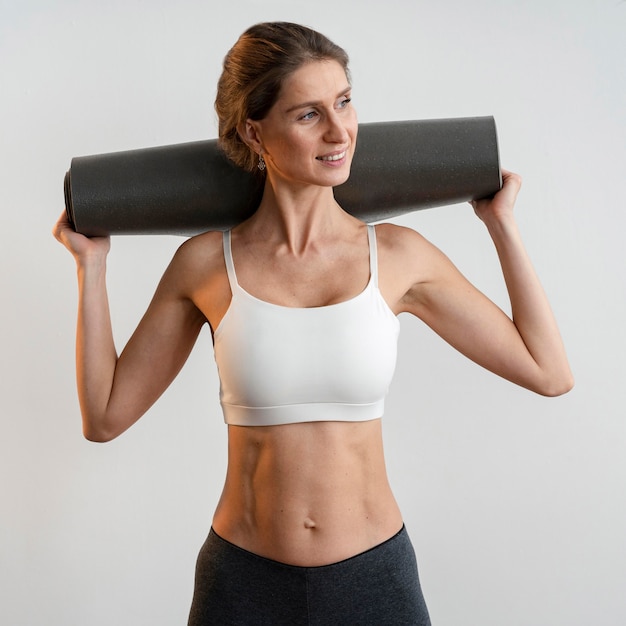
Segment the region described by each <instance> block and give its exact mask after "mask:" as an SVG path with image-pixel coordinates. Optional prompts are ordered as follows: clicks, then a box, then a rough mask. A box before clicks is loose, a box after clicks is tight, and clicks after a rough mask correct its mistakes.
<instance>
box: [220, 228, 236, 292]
mask: <svg viewBox="0 0 626 626" xmlns="http://www.w3.org/2000/svg"><path fill="white" fill-rule="evenodd" d="M230 242H231V237H230V230H225V231H224V232H223V233H222V245H223V247H224V262H225V263H226V273H227V274H228V282H229V283H230V290H231V292H233V293H234V292H235V287H237V286H238V285H239V283H237V274H236V273H235V264H234V263H233V250H232V247H231V245H230Z"/></svg>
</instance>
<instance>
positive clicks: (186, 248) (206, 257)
mask: <svg viewBox="0 0 626 626" xmlns="http://www.w3.org/2000/svg"><path fill="white" fill-rule="evenodd" d="M223 260H224V252H223V246H222V231H219V230H214V231H208V232H205V233H201V234H199V235H194V236H193V237H190V238H189V239H186V240H185V241H184V242H183V243H182V244H181V245H180V246H179V247H178V249H177V250H176V253H175V254H174V262H176V263H179V264H182V265H186V266H188V267H190V268H191V267H193V266H194V265H197V264H201V265H203V266H204V267H206V266H207V264H209V266H210V265H211V264H212V263H220V264H221V265H223Z"/></svg>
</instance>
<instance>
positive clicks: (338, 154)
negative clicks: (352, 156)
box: [316, 150, 346, 161]
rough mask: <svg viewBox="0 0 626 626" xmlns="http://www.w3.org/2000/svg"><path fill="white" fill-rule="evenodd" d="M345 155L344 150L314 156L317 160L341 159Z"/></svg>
mask: <svg viewBox="0 0 626 626" xmlns="http://www.w3.org/2000/svg"><path fill="white" fill-rule="evenodd" d="M345 156H346V150H344V151H343V152H338V153H337V154H328V155H326V156H319V157H316V158H317V160H318V161H341V159H343V158H344V157H345Z"/></svg>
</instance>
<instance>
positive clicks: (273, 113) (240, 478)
mask: <svg viewBox="0 0 626 626" xmlns="http://www.w3.org/2000/svg"><path fill="white" fill-rule="evenodd" d="M216 110H217V113H218V116H219V127H220V128H219V134H220V142H221V145H222V147H223V149H224V150H225V152H226V154H227V155H228V156H229V157H230V158H231V159H232V160H233V161H234V162H235V163H237V164H238V165H240V166H241V167H245V168H247V169H249V170H251V171H252V170H254V169H256V170H257V171H258V172H259V175H262V176H265V179H266V180H265V187H264V193H263V197H262V200H261V203H260V206H259V208H258V210H257V211H256V212H255V214H254V215H253V216H252V217H251V218H249V219H248V220H246V221H245V222H244V223H242V224H240V225H238V226H237V227H236V228H234V229H233V230H232V231H231V232H227V233H224V234H222V233H220V232H208V233H205V234H202V235H199V236H197V237H193V238H191V239H189V240H188V241H186V242H185V243H184V244H183V245H182V246H181V247H180V249H179V250H178V251H177V253H176V254H175V256H174V258H173V260H172V262H171V264H170V266H169V267H168V269H167V270H166V272H165V274H164V276H163V278H162V280H161V282H160V284H159V286H158V288H157V291H156V294H155V296H154V299H153V300H152V302H151V304H150V306H149V308H148V310H147V312H146V314H145V316H144V318H143V319H142V320H141V322H140V324H139V326H138V328H137V330H136V331H135V333H134V334H133V336H132V337H131V339H130V341H129V342H128V344H127V346H126V347H125V348H124V350H123V352H122V353H121V355H120V356H119V357H118V356H117V354H116V350H115V347H114V344H113V339H112V332H111V322H110V316H109V310H108V304H107V295H106V288H105V260H106V256H107V253H108V251H109V241H108V239H105V238H100V239H98V238H94V239H87V238H85V237H83V236H81V235H78V234H77V233H75V232H74V231H73V230H72V228H71V226H70V224H69V223H68V222H67V220H66V219H65V218H64V217H61V218H60V220H59V222H58V223H57V225H56V227H55V236H56V237H57V238H58V239H59V241H61V242H62V243H63V244H64V245H65V246H66V247H67V248H68V249H69V250H70V252H72V254H73V255H74V257H75V258H76V261H77V265H78V278H79V296H80V306H79V315H78V335H77V369H78V392H79V397H80V404H81V412H82V416H83V428H84V434H85V436H86V437H87V438H88V439H90V440H94V441H108V440H110V439H112V438H114V437H116V436H118V435H119V434H121V433H122V432H123V431H125V430H126V429H127V428H128V427H129V426H131V425H132V424H133V423H134V422H135V421H136V420H137V419H139V417H140V416H141V415H142V414H143V413H145V411H146V410H147V409H148V408H149V407H150V406H151V405H152V404H153V403H154V402H155V401H156V399H157V398H158V397H159V395H160V394H161V393H162V392H163V391H164V390H165V388H166V387H167V386H168V385H169V383H170V382H171V381H172V379H173V378H174V377H175V376H176V375H177V373H178V371H179V370H180V368H181V367H182V365H183V363H184V362H185V360H186V358H187V356H188V354H189V352H190V350H191V349H192V346H193V345H194V342H195V341H196V338H197V336H198V333H199V332H200V329H201V327H202V326H203V325H204V324H205V323H208V324H209V326H210V328H211V330H212V332H213V338H214V347H215V358H216V361H217V364H218V370H219V374H220V380H221V391H220V400H221V403H222V407H223V411H224V417H225V421H226V422H227V423H228V433H229V444H228V445H229V460H228V472H227V476H226V481H225V486H224V490H223V493H222V496H221V498H220V501H219V504H218V506H217V510H216V512H215V516H214V519H213V525H212V529H211V532H210V534H209V537H208V539H207V541H206V543H205V545H204V546H203V548H202V550H201V552H200V555H199V558H198V563H197V570H196V588H195V593H194V600H193V604H192V609H191V615H190V621H189V623H190V624H192V625H194V626H197V625H200V624H220V625H221V624H335V623H336V624H376V625H377V626H380V625H382V624H394V625H395V624H428V623H430V622H429V618H428V612H427V610H426V606H425V604H424V600H423V598H422V594H421V590H420V585H419V579H418V574H417V567H416V563H415V556H414V554H413V551H412V548H411V544H410V541H409V539H408V536H407V533H406V530H405V529H404V526H403V521H402V516H401V513H400V511H399V509H398V506H397V504H396V501H395V500H394V497H393V494H392V492H391V490H390V487H389V484H388V481H387V476H386V471H385V464H384V459H383V448H382V441H381V416H382V413H383V402H384V396H385V393H386V390H387V387H388V385H389V382H390V379H391V376H392V374H393V369H394V365H395V355H396V339H397V334H398V321H397V317H396V316H397V315H398V314H399V313H401V312H408V313H412V314H414V315H416V316H417V317H419V318H420V319H422V320H423V321H424V322H425V323H427V324H428V325H429V326H430V327H431V328H433V329H434V330H435V332H437V333H438V334H439V335H441V337H443V338H444V339H445V340H446V341H448V342H449V343H451V344H452V345H453V346H454V347H456V348H457V349H458V350H459V351H461V352H462V353H463V354H465V355H467V356H468V357H469V358H470V359H472V360H474V361H475V362H476V363H478V364H480V365H482V366H483V367H486V368H488V369H490V370H491V371H493V372H495V373H496V374H498V375H500V376H503V377H505V378H507V379H509V380H511V381H513V382H515V383H517V384H519V385H522V386H524V387H527V388H529V389H531V390H533V391H536V392H538V393H541V394H545V395H557V394H561V393H564V392H566V391H568V390H569V389H570V388H571V386H572V376H571V373H570V369H569V365H568V362H567V357H566V355H565V351H564V348H563V345H562V342H561V339H560V336H559V332H558V329H557V325H556V323H555V320H554V318H553V316H552V313H551V311H550V307H549V304H548V302H547V300H546V297H545V295H544V293H543V291H542V289H541V286H540V284H539V282H538V280H537V278H536V276H535V273H534V271H533V269H532V267H531V264H530V262H529V260H528V257H527V255H526V252H525V250H524V247H523V245H522V242H521V239H520V236H519V233H518V230H517V227H516V225H515V220H514V216H513V205H514V202H515V198H516V196H517V193H518V191H519V188H520V178H519V177H518V176H517V175H515V174H513V173H508V172H505V173H504V176H503V179H504V184H503V188H502V190H501V191H500V192H498V193H497V194H496V195H495V197H494V198H493V199H491V200H482V201H479V202H475V203H473V206H474V210H475V212H476V214H477V215H478V217H479V218H480V219H481V220H482V221H483V222H484V223H485V225H486V227H487V229H488V231H489V233H490V235H491V237H492V239H493V241H494V244H495V246H496V248H497V251H498V254H499V258H500V262H501V265H502V270H503V273H504V277H505V280H506V284H507V287H508V291H509V295H510V299H511V306H512V311H513V319H512V320H511V319H510V318H509V317H507V316H506V315H505V314H504V313H503V312H502V311H501V310H500V309H498V308H497V307H496V306H495V305H494V304H493V303H492V302H491V301H490V300H488V299H487V298H486V297H485V296H483V295H482V294H481V293H479V292H478V291H477V290H476V289H475V288H474V287H473V286H472V285H471V284H470V283H468V281H467V280H466V279H465V278H464V277H463V276H462V275H461V274H460V273H459V272H458V270H457V269H456V268H455V267H454V266H453V265H452V263H451V262H450V261H449V260H448V259H447V258H446V257H445V256H444V255H443V254H442V253H441V252H440V251H439V250H437V249H436V248H435V247H434V246H432V245H431V244H430V243H429V242H428V241H426V240H425V239H424V238H423V237H421V236H420V235H419V234H418V233H416V232H414V231H412V230H410V229H406V228H402V227H399V226H395V225H391V224H380V225H378V226H376V227H375V228H374V227H372V226H367V225H365V224H363V223H362V222H360V221H359V220H358V219H356V218H354V217H352V216H350V215H348V214H347V213H346V212H344V211H343V210H342V209H341V207H340V206H339V205H338V204H337V202H336V201H335V199H334V196H333V187H334V186H335V185H340V184H341V183H343V182H345V180H346V179H347V178H348V175H349V171H350V164H351V160H352V157H353V154H354V149H355V145H356V140H357V128H358V126H357V118H356V113H355V110H354V108H353V106H352V103H351V87H350V80H349V73H348V58H347V55H346V53H345V52H344V51H343V50H342V49H341V48H339V47H338V46H336V45H335V44H333V43H332V42H330V41H329V40H328V39H326V38H325V37H323V36H322V35H320V34H319V33H316V32H314V31H311V30H309V29H306V28H303V27H301V26H297V25H294V24H286V23H273V24H259V25H256V26H254V27H252V28H250V29H249V30H248V31H246V33H244V34H243V35H242V36H241V37H240V39H239V40H238V42H237V43H236V44H235V46H234V47H233V48H232V50H231V51H230V52H229V53H228V55H227V56H226V58H225V60H224V70H223V74H222V77H221V78H220V82H219V86H218V93H217V99H216Z"/></svg>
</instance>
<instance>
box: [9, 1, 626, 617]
mask: <svg viewBox="0 0 626 626" xmlns="http://www.w3.org/2000/svg"><path fill="white" fill-rule="evenodd" d="M216 7H217V3H214V2H209V1H208V0H205V1H199V0H178V1H176V2H173V1H172V0H167V1H165V0H123V1H122V0H108V1H107V2H106V3H105V2H100V1H99V0H98V1H95V0H57V1H53V0H49V1H44V0H41V1H37V0H20V1H19V2H18V1H17V0H13V1H11V2H9V1H7V0H0V199H1V202H2V208H1V210H2V214H1V215H2V222H1V224H2V229H1V232H0V237H1V245H0V277H1V283H0V286H1V294H2V313H1V315H2V318H1V319H2V324H1V325H0V332H1V336H0V346H1V349H2V359H1V361H0V366H1V368H2V370H1V376H0V385H1V387H0V411H1V420H2V421H1V431H0V481H1V483H0V507H1V510H0V596H1V597H0V623H2V624H6V625H7V626H40V625H53V626H110V625H111V624H116V625H120V626H126V625H129V626H130V625H133V626H134V625H143V624H150V625H151V626H159V625H163V626H166V625H167V626H170V625H178V624H184V623H186V618H187V612H188V608H189V603H190V600H191V592H192V582H193V568H194V564H195V558H196V554H197V552H198V550H199V548H200V545H201V544H202V542H203V540H204V538H205V535H206V533H207V531H208V528H209V525H210V521H211V515H212V511H213V509H214V506H215V504H216V501H217V498H218V495H219V492H220V489H221V483H222V480H223V476H224V469H225V435H226V432H225V426H224V425H223V423H222V417H221V413H220V409H219V405H218V401H217V381H216V373H215V365H214V362H213V356H212V347H211V340H210V335H209V333H208V332H203V334H202V336H201V338H200V340H199V343H198V345H197V348H196V350H195V351H194V353H193V355H192V357H191V358H190V360H189V362H188V364H187V366H186V367H185V368H184V370H183V372H182V373H181V375H180V376H179V378H178V379H177V380H176V381H175V383H174V384H173V385H172V387H171V388H170V389H169V390H168V391H167V393H166V394H165V396H164V397H163V398H162V399H161V400H160V401H159V403H158V404H157V405H156V406H155V407H154V408H153V409H152V410H151V411H150V412H149V413H148V415H147V416H145V417H144V418H143V419H142V420H141V421H140V422H139V423H138V424H137V425H136V426H134V427H133V428H132V429H131V430H130V431H128V432H127V433H126V434H125V435H124V436H123V437H121V438H120V439H118V440H116V441H114V442H112V443H109V444H106V445H98V444H92V443H89V442H86V441H85V440H83V439H82V435H81V431H80V419H79V414H78V406H77V400H76V395H75V387H74V369H73V368H74V364H73V350H74V347H73V340H74V324H75V306H76V284H75V273H74V264H73V261H72V259H71V257H70V256H69V254H67V252H65V250H64V249H63V248H62V247H61V246H59V245H58V244H57V243H56V242H55V241H54V240H53V238H52V236H51V235H50V229H51V227H52V225H53V222H54V221H55V219H56V217H57V215H58V214H59V213H60V212H61V210H62V208H63V195H62V180H63V175H64V173H65V171H66V169H67V168H68V167H69V163H70V159H71V158H72V157H73V156H78V155H85V154H95V153H101V152H111V151H117V150H124V149H131V148H140V147H146V146H154V145H164V144H172V143H181V142H184V141H191V140H197V139H207V138H213V137H215V134H216V124H215V115H214V113H213V109H212V103H213V98H214V95H215V84H216V81H217V78H218V74H219V70H220V64H221V60H222V58H223V55H224V54H225V52H226V51H227V49H228V48H229V47H230V46H231V45H232V44H233V43H234V41H235V40H236V38H237V36H238V35H239V34H240V33H241V32H242V31H243V30H244V29H245V28H247V27H248V26H249V25H250V24H252V23H255V22H257V21H265V20H275V19H282V20H290V21H297V22H302V23H305V24H307V25H309V26H312V27H314V28H317V29H318V30H320V31H322V32H323V33H325V34H327V35H328V36H330V37H331V38H332V39H334V40H336V41H337V42H338V43H339V44H340V45H343V46H344V47H345V48H346V49H347V50H348V52H349V53H350V55H351V57H352V71H353V78H354V87H355V89H354V102H355V106H356V107H357V110H358V111H359V116H360V121H361V122H370V121H388V120H402V119H426V118H436V117H463V116H473V115H494V116H495V118H496V121H497V124H498V131H499V138H500V148H501V156H502V162H503V165H505V166H506V167H507V168H510V169H514V170H516V171H519V172H520V173H521V174H522V175H523V177H524V186H523V190H522V193H521V196H520V199H519V203H518V209H517V210H518V216H519V221H520V224H521V228H522V231H523V234H524V236H525V239H526V242H527V245H528V248H529V250H530V253H531V255H532V257H533V259H534V261H535V263H536V266H537V269H538V272H539V274H540V276H541V278H542V281H543V283H544V285H545V287H546V289H547V291H548V293H549V294H550V297H551V300H552V303H553V306H554V309H555V312H556V315H557V317H558V319H559V321H560V325H561V328H562V332H563V336H564V338H565V341H566V344H567V347H568V351H569V355H570V357H571V361H572V365H573V369H574V373H575V375H576V381H577V385H576V387H575V389H574V390H573V391H572V392H571V393H570V394H568V395H566V396H564V397H561V398H557V399H546V398H541V397H539V396H535V395H533V394H531V393H530V392H527V391H524V390H521V389H517V388H515V387H514V386H513V385H511V384H509V383H507V382H504V381H501V380H499V379H497V378H495V377H494V376H493V375H491V374H488V373H486V372H484V371H483V370H481V369H479V368H478V367H477V366H475V365H473V364H471V363H469V362H467V361H465V360H464V359H463V358H462V357H460V356H458V355H457V354H456V353H454V352H453V351H452V350H451V349H450V348H448V347H447V346H446V345H445V344H444V343H443V342H442V341H441V340H440V339H438V338H437V337H435V336H434V335H433V334H432V333H431V332H430V331H429V330H427V329H426V328H425V327H424V326H423V325H422V324H421V323H419V322H418V321H416V320H413V319H409V318H402V326H403V329H402V336H401V348H400V359H399V364H398V371H397V377H396V379H395V382H394V384H393V387H392V390H391V394H390V397H389V400H388V403H387V411H386V417H385V420H384V423H385V437H386V449H387V458H388V463H389V471H390V475H391V480H392V483H393V486H394V488H395V492H396V494H397V497H398V499H399V501H400V504H401V507H402V509H403V511H404V515H405V520H406V524H407V526H408V528H409V532H410V534H411V536H412V539H413V542H414V544H415V548H416V551H417V554H418V561H419V565H420V574H421V578H422V585H423V589H424V593H425V595H426V599H427V602H428V605H429V608H430V611H431V615H432V619H433V623H434V624H435V626H452V625H460V626H467V625H469V626H474V625H477V626H478V625H480V626H503V625H507V626H518V625H519V626H521V625H524V626H529V625H532V626H583V625H584V626H588V625H590V624H593V625H594V626H596V625H598V626H618V625H623V624H624V623H626V593H624V590H625V589H626V497H625V493H626V490H625V488H626V480H625V479H626V454H625V452H626V450H625V447H626V446H625V444H626V426H625V419H624V417H625V414H626V392H625V388H626V386H625V384H624V377H625V375H626V367H625V365H624V362H625V361H624V358H625V357H624V352H625V350H626V336H625V330H624V319H625V316H626V295H625V290H626V271H625V262H624V257H625V254H624V245H625V241H624V229H625V227H626V219H625V217H624V212H625V209H626V207H625V206H624V194H623V187H624V172H625V167H626V159H625V146H626V125H625V113H626V106H625V105H626V80H625V69H624V68H625V65H624V63H625V58H626V46H625V44H624V42H625V41H626V3H625V2H620V1H619V0H588V1H582V0H529V1H526V2H520V1H519V0H516V1H503V0H473V1H472V2H467V1H465V0H449V1H447V2H435V1H434V0H431V1H429V2H426V1H424V0H419V1H418V0H416V1H409V0H407V1H406V2H401V1H400V0H385V1H384V2H381V1H376V2H373V1H369V0H359V1H358V2H342V3H337V2H330V1H328V0H316V1H315V2H292V1H287V0H284V1H278V0H246V1H240V2H237V1H231V2H222V3H219V7H218V8H216ZM398 221H399V222H400V221H401V222H402V223H405V224H408V225H411V226H412V227H414V228H416V229H418V230H420V231H422V232H423V233H424V234H425V235H426V236H427V237H428V238H430V239H431V240H432V241H433V242H434V243H436V244H437V245H438V246H440V247H441V248H443V249H444V251H445V252H446V253H447V254H448V255H449V256H450V257H451V258H452V259H453V260H454V261H455V262H456V263H457V265H458V266H459V267H460V268H461V269H462V271H463V272H464V273H465V274H466V275H467V276H468V277H469V278H470V279H471V280H473V281H474V282H475V283H476V284H477V286H478V287H479V288H481V289H482V290H483V291H485V292H487V293H488V294H489V295H490V296H491V297H492V298H494V299H495V300H496V302H498V303H499V304H501V305H503V306H506V298H505V294H504V291H503V286H502V281H501V278H500V276H499V272H498V267H497V262H496V258H495V255H494V252H493V249H492V247H491V245H490V241H489V239H488V237H487V235H486V232H485V231H484V229H483V227H482V225H481V224H480V222H479V221H478V220H477V219H476V218H475V217H474V216H473V213H472V210H471V208H470V207H469V206H467V205H463V206H461V205H458V206H453V207H446V208H439V209H433V210H429V211H421V212H417V213H413V214H411V215H408V216H406V217H403V218H401V219H399V220H398ZM180 243H181V239H180V238H177V237H174V236H159V237H119V238H116V239H115V240H114V241H113V250H112V253H111V257H110V270H109V285H110V297H111V305H112V310H113V318H114V325H115V333H116V339H117V340H118V343H119V346H120V347H121V346H122V345H123V343H124V342H125V340H126V339H127V338H128V336H129V334H130V333H131V332H132V330H133V329H134V326H135V324H136V323H137V322H138V320H139V317H140V315H141V314H142V312H143V311H144V309H145V307H146V306H147V304H148V300H149V298H150V296H151V294H152V292H153V289H154V287H155V285H156V282H157V280H158V278H159V276H160V274H161V273H162V271H163V269H164V268H165V266H166V264H167V263H168V261H169V259H170V257H171V255H172V253H173V252H174V250H175V248H176V247H177V246H178V245H179V244H180Z"/></svg>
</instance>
